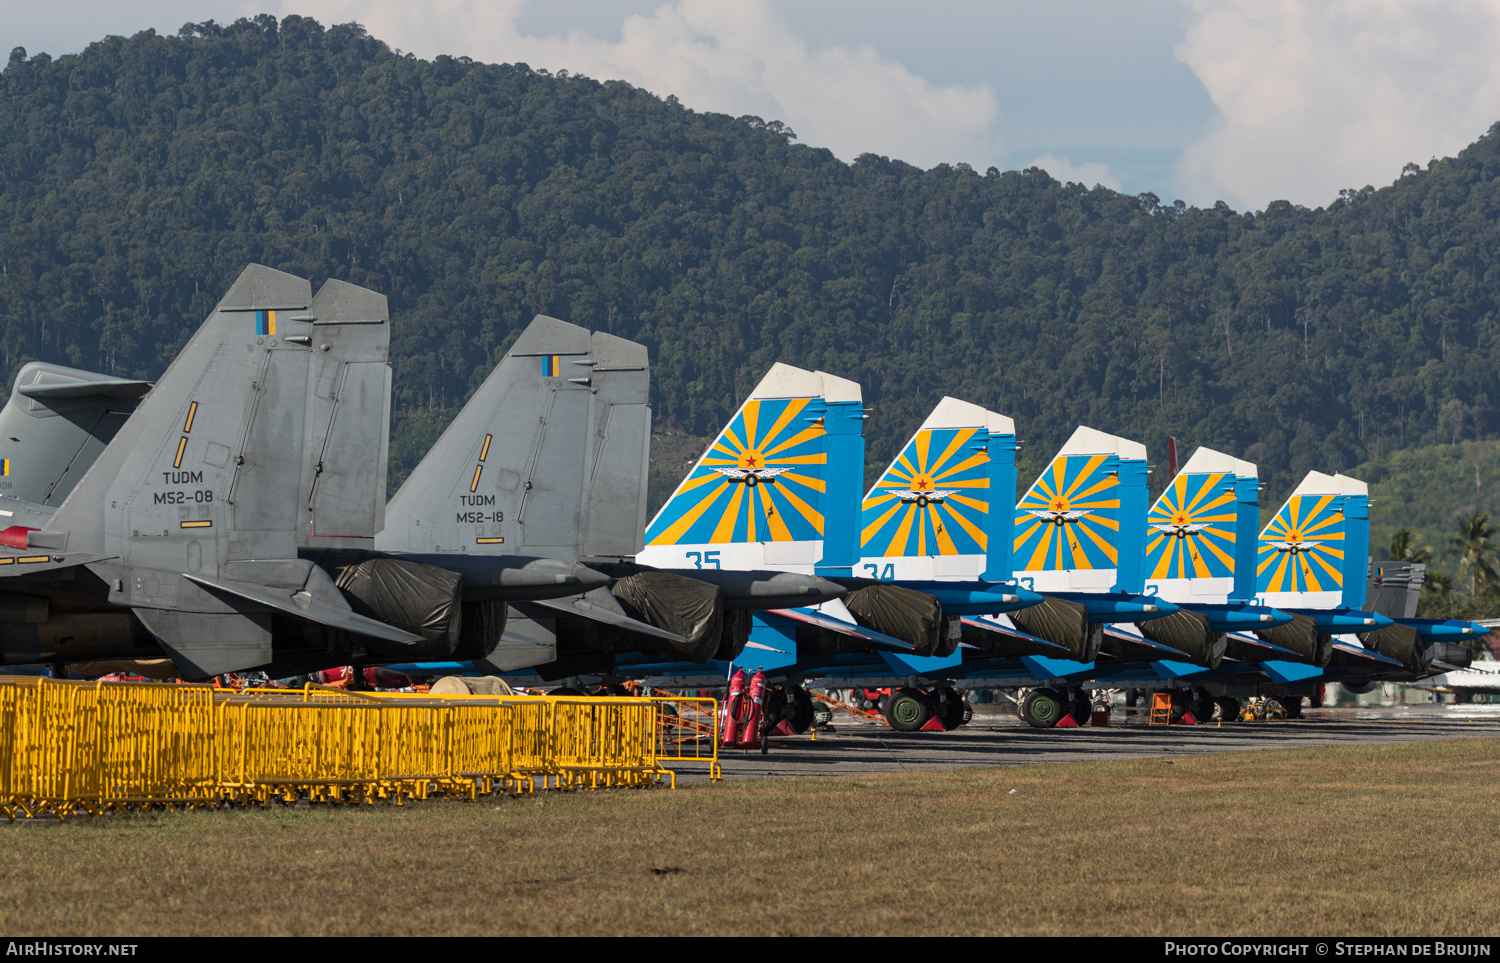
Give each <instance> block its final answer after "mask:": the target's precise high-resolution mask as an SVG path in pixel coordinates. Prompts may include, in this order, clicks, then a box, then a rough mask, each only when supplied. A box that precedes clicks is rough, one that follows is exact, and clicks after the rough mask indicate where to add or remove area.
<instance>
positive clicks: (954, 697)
mask: <svg viewBox="0 0 1500 963" xmlns="http://www.w3.org/2000/svg"><path fill="white" fill-rule="evenodd" d="M933 694H934V695H935V696H937V710H936V715H937V717H938V722H941V723H942V724H943V728H944V729H957V728H958V727H959V726H961V725H963V724H964V723H965V722H968V721H969V716H970V715H971V714H972V712H973V710H970V709H969V703H968V702H967V701H965V699H964V697H963V696H961V695H959V694H958V690H957V689H950V688H947V687H944V688H941V689H937V690H936V691H935V692H934V693H933ZM965 710H968V711H965Z"/></svg>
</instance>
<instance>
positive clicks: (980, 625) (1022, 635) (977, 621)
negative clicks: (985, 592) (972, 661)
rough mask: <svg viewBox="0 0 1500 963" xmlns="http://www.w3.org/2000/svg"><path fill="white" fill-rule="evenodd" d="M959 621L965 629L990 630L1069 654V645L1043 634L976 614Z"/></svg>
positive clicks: (1058, 652) (996, 633)
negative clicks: (976, 615) (979, 616)
mask: <svg viewBox="0 0 1500 963" xmlns="http://www.w3.org/2000/svg"><path fill="white" fill-rule="evenodd" d="M959 621H960V622H962V623H963V627H964V628H965V629H974V630H976V631H980V632H989V633H992V634H994V635H1001V636H1004V637H1006V638H1008V639H1018V640H1021V641H1024V642H1029V643H1031V644H1032V645H1034V646H1036V647H1037V648H1039V649H1042V650H1043V651H1049V650H1050V651H1052V652H1056V653H1057V654H1059V655H1067V654H1068V647H1067V646H1065V645H1058V644H1057V643H1056V642H1048V641H1047V640H1046V639H1044V638H1042V637H1041V636H1037V635H1032V634H1030V633H1029V632H1022V631H1021V630H1020V629H1013V628H1011V627H1010V626H1008V625H1002V624H1000V623H999V622H992V621H990V620H989V619H981V618H978V617H975V616H964V617H963V618H962V619H960V620H959Z"/></svg>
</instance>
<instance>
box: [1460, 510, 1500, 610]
mask: <svg viewBox="0 0 1500 963" xmlns="http://www.w3.org/2000/svg"><path fill="white" fill-rule="evenodd" d="M1494 535H1495V529H1494V527H1493V526H1491V525H1490V513H1489V512H1481V511H1474V512H1471V513H1469V514H1468V515H1460V516H1459V518H1458V534H1457V535H1455V536H1453V537H1452V538H1450V539H1448V552H1447V554H1449V555H1456V556H1458V564H1459V570H1460V571H1462V569H1463V566H1465V565H1467V566H1468V567H1469V596H1470V597H1471V598H1475V597H1478V595H1479V588H1480V586H1481V585H1485V584H1488V583H1490V582H1493V581H1495V580H1496V579H1497V577H1500V576H1497V575H1496V574H1495V566H1496V564H1497V562H1496V554H1497V553H1500V545H1496V544H1495V542H1494V541H1493V538H1494Z"/></svg>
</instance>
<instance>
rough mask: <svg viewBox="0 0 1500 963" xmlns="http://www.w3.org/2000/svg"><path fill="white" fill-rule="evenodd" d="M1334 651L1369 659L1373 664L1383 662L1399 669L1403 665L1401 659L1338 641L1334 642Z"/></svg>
mask: <svg viewBox="0 0 1500 963" xmlns="http://www.w3.org/2000/svg"><path fill="white" fill-rule="evenodd" d="M1333 650H1334V651H1335V652H1338V653H1341V654H1343V655H1346V656H1350V657H1352V658H1356V659H1368V660H1369V661H1371V662H1381V663H1384V664H1386V665H1394V666H1397V667H1400V665H1401V660H1400V659H1393V658H1391V657H1390V656H1388V655H1381V654H1380V653H1379V652H1375V651H1373V650H1371V649H1367V648H1365V647H1364V646H1362V645H1354V644H1353V643H1350V642H1340V641H1338V640H1334V643H1333Z"/></svg>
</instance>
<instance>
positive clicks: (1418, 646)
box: [1359, 623, 1432, 673]
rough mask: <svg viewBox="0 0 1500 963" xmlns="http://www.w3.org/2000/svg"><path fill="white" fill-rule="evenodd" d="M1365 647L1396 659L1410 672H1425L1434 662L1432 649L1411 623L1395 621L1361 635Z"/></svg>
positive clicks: (1360, 638)
mask: <svg viewBox="0 0 1500 963" xmlns="http://www.w3.org/2000/svg"><path fill="white" fill-rule="evenodd" d="M1359 640H1360V641H1361V642H1363V643H1364V645H1365V648H1367V649H1369V650H1370V651H1371V652H1378V653H1380V654H1381V655H1383V656H1385V657H1386V658H1388V659H1395V660H1396V661H1397V662H1400V663H1401V667H1402V668H1403V669H1405V670H1406V671H1408V672H1418V673H1420V672H1425V671H1427V667H1428V666H1429V665H1430V664H1431V662H1432V650H1431V649H1429V648H1428V647H1427V646H1424V645H1423V644H1422V637H1421V636H1420V635H1419V634H1418V633H1417V630H1416V629H1414V628H1412V627H1411V626H1409V625H1401V624H1400V623H1395V624H1392V625H1386V626H1382V627H1380V628H1378V629H1376V630H1375V631H1374V632H1364V633H1362V634H1361V635H1360V636H1359Z"/></svg>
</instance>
